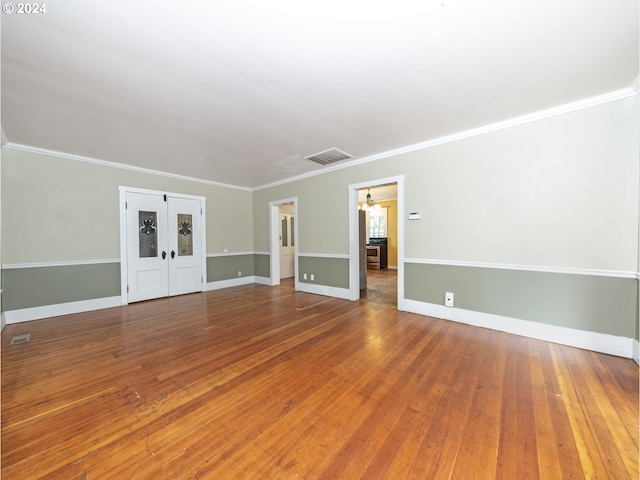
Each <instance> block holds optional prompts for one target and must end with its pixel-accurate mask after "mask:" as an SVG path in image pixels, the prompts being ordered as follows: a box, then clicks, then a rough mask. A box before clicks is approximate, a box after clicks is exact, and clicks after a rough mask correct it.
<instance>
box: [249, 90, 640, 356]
mask: <svg viewBox="0 0 640 480" xmlns="http://www.w3.org/2000/svg"><path fill="white" fill-rule="evenodd" d="M399 175H403V176H404V193H403V194H404V199H403V205H404V210H403V211H400V212H399V213H398V215H401V216H403V222H402V224H403V229H404V231H403V232H402V238H403V241H404V254H403V257H402V258H399V260H398V261H399V263H402V266H401V267H402V268H400V270H399V271H400V272H401V274H402V275H403V278H402V279H400V280H401V282H402V283H403V287H402V289H403V291H402V292H401V298H400V299H399V307H400V308H401V309H405V310H410V311H415V312H418V313H423V314H428V315H434V316H437V317H441V318H449V319H452V320H457V321H464V322H468V323H472V324H475V325H482V326H486V327H490V328H498V329H500V330H505V331H512V332H514V333H522V334H526V335H530V336H534V337H539V338H544V339H548V340H553V341H558V342H562V343H568V344H573V345H576V346H582V347H587V348H592V349H594V350H600V351H606V352H608V353H615V354H620V355H624V356H631V352H632V348H633V344H634V342H633V339H635V340H636V343H637V339H638V279H637V270H638V194H639V184H638V175H639V144H638V98H637V96H633V97H628V98H623V99H618V100H615V101H611V102H606V103H603V104H598V105H592V106H589V107H587V108H581V109H577V110H571V111H567V112H564V113H561V114H557V115H550V116H547V117H544V116H541V118H538V119H535V120H532V121H523V122H521V123H517V122H514V124H513V125H511V126H507V127H506V128H497V129H495V130H491V129H487V130H486V131H485V132H484V133H482V134H478V135H471V136H468V137H465V136H464V135H461V136H460V138H459V139H453V140H451V141H448V142H442V143H440V144H434V145H432V146H427V147H425V148H421V149H416V150H413V151H407V152H405V153H398V154H397V155H393V156H389V157H386V158H383V159H380V160H376V161H372V162H368V163H366V164H360V165H353V166H350V167H348V168H342V169H336V170H334V171H330V172H327V173H325V174H324V175H320V176H315V177H309V178H300V179H299V180H297V181H295V182H288V183H283V184H280V185H274V186H271V187H269V188H263V189H259V190H257V191H256V192H255V193H254V197H253V208H254V212H255V215H254V235H255V246H256V249H267V247H268V223H267V221H266V219H265V217H266V213H265V214H264V215H259V213H260V212H266V209H267V205H268V203H269V202H270V201H274V200H277V199H278V198H286V197H290V196H293V195H296V196H297V197H298V199H299V204H298V226H299V229H300V230H299V234H300V241H299V247H298V248H299V251H300V252H301V254H303V255H304V257H303V258H301V261H300V269H299V272H300V273H301V272H302V271H303V269H304V271H305V272H309V273H312V272H314V270H315V271H316V272H319V274H317V275H315V281H314V282H313V283H314V284H316V285H318V284H319V285H320V286H322V287H331V288H335V289H338V290H339V289H345V288H347V285H348V275H349V261H350V260H349V223H348V218H349V209H350V208H353V206H352V205H350V203H349V199H348V186H349V185H352V184H362V183H366V182H368V181H371V182H372V184H375V181H376V179H381V178H389V177H395V176H399ZM409 212H419V213H420V220H408V213H409ZM327 230H330V231H331V232H332V234H331V235H330V236H327V235H326V233H325V232H326V231H327ZM329 258H331V259H332V262H333V264H334V267H333V268H331V269H330V270H329V271H326V268H324V267H325V266H326V265H327V262H328V260H329ZM301 282H303V283H304V280H301ZM307 283H311V282H309V281H307ZM311 291H313V288H311ZM447 291H452V292H454V293H455V308H453V309H448V308H445V307H444V306H443V304H444V294H445V292H447Z"/></svg>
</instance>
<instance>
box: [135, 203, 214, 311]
mask: <svg viewBox="0 0 640 480" xmlns="http://www.w3.org/2000/svg"><path fill="white" fill-rule="evenodd" d="M125 205H126V227H127V233H126V242H127V291H128V295H127V298H128V301H129V302H137V301H141V300H148V299H151V298H158V297H166V296H168V295H180V294H183V293H191V292H199V291H202V290H203V279H202V255H203V245H202V213H201V212H202V210H201V202H200V201H199V200H195V199H188V198H181V197H171V196H167V195H161V194H151V193H137V192H127V193H126V204H125Z"/></svg>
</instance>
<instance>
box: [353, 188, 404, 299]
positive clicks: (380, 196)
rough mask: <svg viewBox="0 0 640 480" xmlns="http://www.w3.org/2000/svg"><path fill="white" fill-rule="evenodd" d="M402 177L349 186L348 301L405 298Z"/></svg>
mask: <svg viewBox="0 0 640 480" xmlns="http://www.w3.org/2000/svg"><path fill="white" fill-rule="evenodd" d="M403 199H404V176H397V177H388V178H382V179H378V180H371V181H369V182H363V183H359V184H353V185H349V298H350V299H351V300H357V299H359V298H367V299H369V300H371V299H374V298H375V299H376V300H375V301H382V302H384V303H389V297H390V296H395V305H396V307H398V308H399V307H400V305H401V301H402V298H403V297H404V282H403V277H404V248H403V244H404V240H403V238H404V229H403V228H404V227H403V219H402V216H403V212H404V200H403Z"/></svg>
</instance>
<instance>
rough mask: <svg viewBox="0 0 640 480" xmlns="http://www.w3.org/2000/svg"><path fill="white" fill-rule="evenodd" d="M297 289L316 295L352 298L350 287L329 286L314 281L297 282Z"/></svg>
mask: <svg viewBox="0 0 640 480" xmlns="http://www.w3.org/2000/svg"><path fill="white" fill-rule="evenodd" d="M296 290H297V291H299V292H305V293H315V294H316V295H324V296H326V297H336V298H342V299H344V300H350V299H351V297H350V296H349V289H348V288H338V287H329V286H327V285H315V284H312V283H301V282H298V283H296Z"/></svg>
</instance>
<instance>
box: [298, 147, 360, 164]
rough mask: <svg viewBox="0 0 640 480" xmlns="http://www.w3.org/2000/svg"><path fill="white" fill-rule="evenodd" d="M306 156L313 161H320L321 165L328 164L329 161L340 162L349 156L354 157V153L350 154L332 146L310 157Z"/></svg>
mask: <svg viewBox="0 0 640 480" xmlns="http://www.w3.org/2000/svg"><path fill="white" fill-rule="evenodd" d="M304 158H306V159H307V160H311V161H312V162H316V163H319V164H320V165H327V164H329V163H333V162H339V161H340V160H346V159H347V158H353V155H349V154H348V153H345V152H343V151H342V150H338V149H337V148H330V149H329V150H325V151H324V152H320V153H316V154H314V155H309V156H308V157H304Z"/></svg>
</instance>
